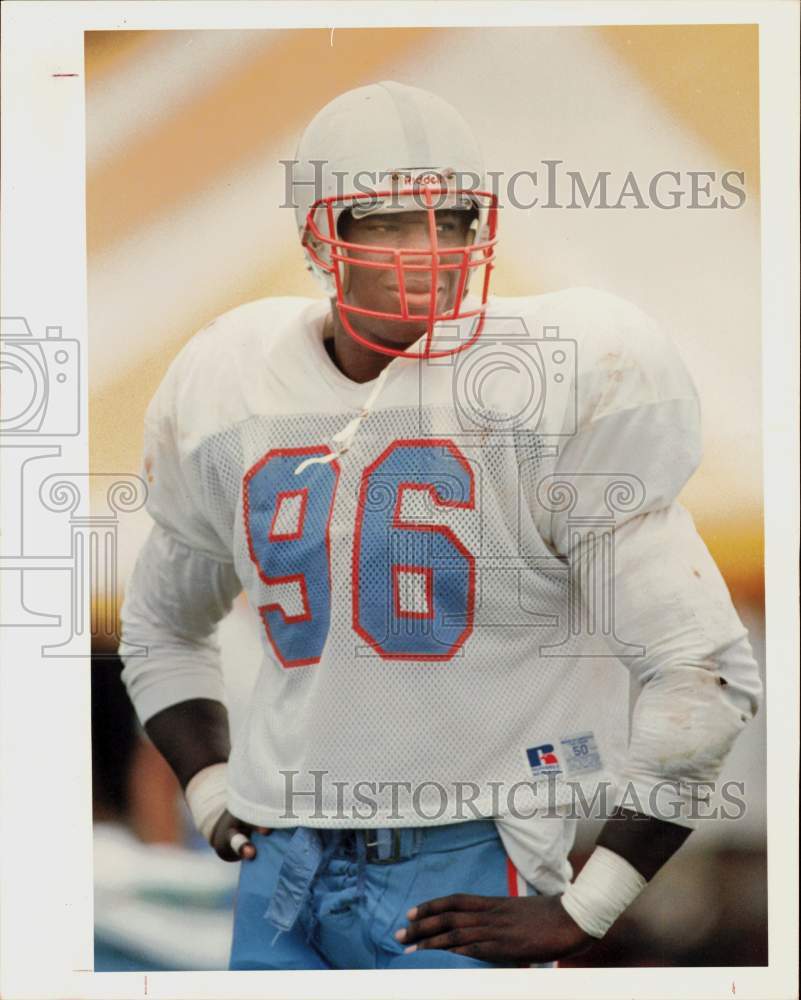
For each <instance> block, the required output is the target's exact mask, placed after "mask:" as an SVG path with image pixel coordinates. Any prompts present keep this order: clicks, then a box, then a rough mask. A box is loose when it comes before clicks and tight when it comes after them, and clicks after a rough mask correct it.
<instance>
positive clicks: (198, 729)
mask: <svg viewBox="0 0 801 1000" xmlns="http://www.w3.org/2000/svg"><path fill="white" fill-rule="evenodd" d="M483 177H484V167H483V162H482V158H481V153H480V151H479V148H478V145H477V143H476V141H475V139H474V137H473V135H472V134H471V132H470V130H469V128H468V127H467V125H466V124H465V122H464V120H463V119H462V118H461V117H460V115H459V114H458V113H457V112H456V111H455V110H454V109H453V108H452V107H450V106H449V105H448V104H447V103H445V102H444V101H442V100H441V99H440V98H438V97H436V96H435V95H432V94H429V93H426V92H424V91H422V90H419V89H417V88H413V87H407V86H402V85H400V84H398V83H392V82H384V83H380V84H375V85H371V86H366V87H361V88H359V89H357V90H353V91H350V92H348V93H346V94H343V95H341V96H340V97H338V98H336V99H335V100H334V101H332V102H331V103H330V104H329V105H328V106H327V107H325V108H323V110H322V111H320V113H319V114H318V115H317V116H316V117H315V118H314V120H313V121H312V122H311V123H310V125H309V126H308V128H307V129H306V131H305V133H304V135H303V138H302V140H301V142H300V146H299V149H298V154H297V158H296V164H295V173H294V175H293V178H292V190H293V194H294V196H295V198H296V200H297V219H298V226H299V230H300V233H301V241H302V246H303V249H304V252H305V255H306V259H307V263H308V266H309V267H310V268H311V270H312V271H313V273H314V274H315V276H316V277H317V278H318V279H319V280H320V282H321V284H322V286H323V289H324V291H325V298H324V299H322V300H312V299H309V300H307V299H299V298H268V299H263V300H261V301H257V302H252V303H249V304H246V305H243V306H241V307H240V308H237V309H235V310H233V311H232V312H229V313H227V314H226V315H224V316H222V317H220V318H218V319H217V320H215V321H214V322H212V323H211V324H210V325H209V326H208V327H207V328H206V329H204V330H203V331H201V332H200V333H198V334H197V335H196V336H195V337H194V338H193V339H192V340H191V341H190V342H189V343H188V344H187V345H186V346H185V347H184V349H183V350H182V351H181V352H180V354H179V356H178V357H177V358H176V359H175V361H174V362H173V364H172V365H171V367H170V369H169V371H168V373H167V375H166V377H165V379H164V381H163V383H162V385H161V387H160V388H159V390H158V392H157V394H156V396H155V398H154V399H153V401H152V403H151V405H150V407H149V409H148V413H147V417H146V427H145V430H146V443H145V464H146V467H147V469H148V472H149V479H150V483H151V487H150V495H149V501H148V505H149V507H148V509H149V511H150V514H151V515H152V518H153V520H154V522H155V523H154V526H153V528H152V531H151V534H150V536H149V538H148V540H147V542H146V544H145V546H144V548H143V550H142V552H141V554H140V556H139V559H138V562H137V565H136V568H135V571H134V573H133V575H132V578H131V580H130V582H129V585H128V588H127V593H126V600H125V605H124V608H123V628H124V639H123V649H122V652H123V655H125V652H126V643H128V642H130V643H133V644H136V645H137V646H139V647H141V646H146V647H147V648H148V651H149V652H148V655H147V656H146V657H137V656H134V655H130V656H127V657H126V669H125V680H126V683H127V685H128V690H129V692H130V695H131V698H132V700H133V702H134V704H135V706H136V709H137V712H138V714H139V718H140V719H141V721H142V722H143V723H144V725H145V728H146V730H147V732H148V734H149V735H150V737H151V739H152V740H153V742H154V743H155V744H156V746H157V747H158V748H159V750H160V751H161V752H162V753H163V755H164V756H165V758H166V759H167V760H168V762H169V763H170V765H171V766H172V768H173V769H174V771H175V773H176V775H177V777H178V779H179V781H180V782H181V785H182V787H183V788H184V789H185V792H186V797H187V801H188V803H189V807H190V809H191V811H192V814H193V816H194V818H195V821H196V823H197V826H198V828H199V830H200V831H201V832H202V833H203V834H204V835H205V836H206V837H207V838H208V840H209V841H210V843H211V845H212V847H213V848H214V849H215V850H216V851H217V853H218V854H219V856H220V857H222V858H224V859H226V860H229V861H236V860H240V861H242V866H241V872H240V884H239V892H238V894H237V901H236V909H235V929H234V941H233V947H232V955H231V967H232V968H235V969H246V968H249V969H268V968H269V969H276V968H305V969H319V968H372V967H389V968H400V967H423V966H429V967H445V966H452V967H463V966H486V965H488V964H516V965H519V964H528V963H532V964H533V963H551V962H553V961H554V960H555V959H558V958H560V957H561V956H566V955H570V954H573V953H575V952H577V951H580V950H581V949H582V948H585V947H586V946H587V945H588V944H589V943H591V942H592V941H593V940H595V939H597V938H600V937H602V936H603V935H604V933H605V932H606V930H607V929H608V928H609V926H611V924H612V923H613V922H614V920H615V919H616V918H617V917H618V916H619V914H620V913H621V912H622V911H623V910H624V909H625V908H626V907H627V906H628V905H629V904H630V903H631V902H632V900H633V899H634V898H635V897H636V896H637V895H638V894H639V893H640V892H641V891H642V889H643V888H644V886H645V885H646V883H647V882H648V880H649V879H650V878H651V877H652V876H653V874H654V873H655V872H656V871H657V870H658V869H659V868H660V867H661V866H662V865H663V864H664V863H665V862H666V861H667V860H668V859H669V858H670V856H671V855H672V854H673V853H674V852H675V851H676V850H677V849H678V847H679V846H680V845H681V844H682V842H683V841H684V840H685V838H686V836H687V835H688V833H689V831H690V829H691V828H692V825H693V822H694V816H695V815H697V813H698V809H697V808H695V807H697V805H698V790H699V789H706V790H708V788H709V785H710V783H714V781H715V779H716V777H717V775H718V773H719V771H720V767H721V764H722V762H723V760H724V758H725V756H726V754H727V753H728V751H729V749H730V747H731V745H732V743H733V741H734V740H735V738H736V736H737V735H738V733H739V732H740V730H741V729H742V728H743V727H744V726H745V725H746V723H747V721H748V720H749V719H750V718H751V716H752V715H753V714H754V712H755V711H756V708H757V704H758V699H759V696H760V683H759V678H758V671H757V667H756V664H755V662H754V659H753V656H752V653H751V649H750V646H749V644H748V640H747V637H746V632H745V629H744V628H743V626H742V624H741V623H740V621H739V619H738V616H737V614H736V612H735V610H734V608H733V606H732V603H731V600H730V598H729V595H728V592H727V589H726V587H725V584H724V582H723V580H722V579H721V577H720V574H719V572H718V570H717V568H716V567H715V565H714V563H713V561H712V559H711V557H710V556H709V554H708V552H707V550H706V548H705V546H704V544H703V542H702V541H701V539H700V538H699V536H698V534H697V533H696V531H695V528H694V526H693V523H692V520H691V518H690V516H689V514H688V513H687V512H686V511H685V510H684V509H683V508H682V507H681V506H680V505H679V504H678V503H677V502H676V497H677V495H678V493H679V491H680V490H681V488H682V486H683V485H684V483H685V482H686V481H687V479H688V477H689V476H690V475H691V474H692V472H693V470H694V469H695V467H696V466H697V464H698V461H699V451H700V436H699V414H698V401H697V397H696V393H695V390H694V388H693V385H692V383H691V381H690V378H689V377H688V375H687V373H686V371H685V369H684V367H683V365H682V363H681V361H680V360H679V358H678V355H677V353H676V351H675V350H674V348H673V346H672V345H671V343H670V341H669V340H668V339H667V338H666V337H665V336H664V335H663V334H662V333H661V332H660V331H659V330H658V329H657V328H656V327H655V325H654V324H653V323H652V322H651V321H650V320H649V319H648V318H647V317H646V316H644V315H643V314H642V313H641V312H640V311H639V310H638V309H637V308H635V307H634V306H632V305H630V304H628V303H626V302H624V301H621V300H619V299H617V298H615V297H613V296H611V295H608V294H603V293H600V292H595V291H592V290H588V289H573V290H568V291H564V292H559V293H556V294H549V295H542V296H538V297H531V298H518V299H503V298H492V297H490V295H489V285H490V276H491V272H492V268H493V262H494V256H495V247H496V238H497V225H498V214H499V205H498V200H497V198H496V196H495V194H494V193H493V192H491V191H487V190H486V189H485V187H484V182H483ZM243 588H244V589H245V590H246V591H247V594H248V597H249V599H250V602H251V604H252V606H253V608H254V609H255V610H256V611H257V613H258V616H259V620H260V625H261V630H262V639H263V650H264V657H263V666H262V669H261V673H260V675H259V678H258V681H257V683H256V686H255V690H254V692H253V696H252V699H251V701H250V705H249V712H248V716H247V720H246V722H245V724H244V725H243V727H242V730H241V731H240V732H238V733H236V734H235V740H234V743H233V747H231V745H230V743H229V729H228V720H227V714H226V709H225V705H224V692H223V683H222V676H221V670H220V662H219V650H218V647H217V645H216V643H215V630H216V627H217V624H218V622H219V621H220V620H221V619H222V618H223V616H224V615H226V614H227V613H228V611H229V610H230V608H231V604H232V601H233V599H234V598H235V597H236V595H237V594H238V593H239V592H240V590H241V589H243ZM630 677H633V678H634V681H635V686H636V689H637V691H638V697H637V700H636V705H635V710H634V713H633V718H632V721H631V725H630V726H629V679H630ZM607 788H612V789H614V793H613V795H612V797H611V798H610V801H609V803H608V810H607V813H606V814H607V815H608V816H609V819H608V821H607V822H606V824H605V826H604V827H603V830H602V833H601V835H600V838H599V840H598V844H597V846H596V848H595V851H594V853H593V854H592V856H591V858H590V860H589V862H588V863H587V865H586V866H585V868H584V869H583V870H582V871H581V873H580V874H579V876H578V877H577V878H576V879H575V880H574V881H571V877H572V872H571V868H570V865H569V863H568V860H567V855H568V851H569V849H570V847H571V844H572V840H573V834H574V830H575V824H576V809H575V804H576V793H577V792H578V793H580V797H581V799H582V801H585V802H588V801H593V802H595V801H597V800H598V796H601V795H602V793H605V790H606V789H607Z"/></svg>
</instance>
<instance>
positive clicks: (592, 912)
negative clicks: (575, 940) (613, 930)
mask: <svg viewBox="0 0 801 1000" xmlns="http://www.w3.org/2000/svg"><path fill="white" fill-rule="evenodd" d="M645 886H646V881H645V879H644V878H643V877H642V875H640V873H639V872H638V871H637V869H636V868H635V867H634V866H633V865H631V864H629V862H628V861H626V859H625V858H621V857H620V855H619V854H615V852H614V851H610V850H609V849H608V848H606V847H596V848H595V850H594V851H593V852H592V855H591V857H590V859H589V861H588V862H587V864H586V865H584V867H583V868H582V869H581V871H580V872H579V875H578V878H577V879H576V881H575V882H571V884H570V885H569V886H568V887H567V890H566V892H565V894H564V895H563V896H562V906H564V908H565V909H566V910H567V912H568V913H569V914H570V916H571V917H572V918H573V919H574V920H575V921H576V923H577V924H578V925H579V927H580V928H581V929H582V930H583V931H584V932H585V933H587V934H589V935H590V936H591V937H594V938H602V937H603V936H604V934H606V932H607V931H608V930H609V928H610V927H611V926H612V924H613V923H614V922H615V921H616V920H617V918H618V917H619V916H620V914H621V913H622V912H623V911H624V910H625V909H626V908H627V907H628V906H630V905H631V904H632V903H633V902H634V900H635V899H636V898H637V896H639V894H640V893H641V892H642V890H643V889H644V888H645Z"/></svg>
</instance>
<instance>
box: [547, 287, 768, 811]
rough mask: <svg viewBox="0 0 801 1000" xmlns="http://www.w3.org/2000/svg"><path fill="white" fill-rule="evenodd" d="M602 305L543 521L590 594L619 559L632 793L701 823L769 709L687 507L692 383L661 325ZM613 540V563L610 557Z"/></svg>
mask: <svg viewBox="0 0 801 1000" xmlns="http://www.w3.org/2000/svg"><path fill="white" fill-rule="evenodd" d="M598 305H599V309H598V314H599V315H604V314H605V317H606V318H605V319H604V320H603V321H602V322H604V323H605V324H606V329H605V330H604V331H603V335H602V336H599V337H597V338H595V339H593V338H587V339H586V340H585V341H579V344H578V348H579V354H580V353H581V349H582V346H583V347H584V348H585V357H584V358H583V359H582V358H581V357H580V356H579V357H578V359H577V366H576V381H575V385H574V394H573V397H572V398H573V400H574V401H575V414H576V421H575V432H574V433H572V434H570V435H568V436H566V443H565V444H564V445H563V446H561V447H560V450H559V454H558V457H557V458H556V460H555V462H554V463H553V465H552V467H551V469H550V470H549V472H548V475H547V476H545V477H544V479H543V481H542V482H540V483H539V486H538V491H537V493H538V498H539V499H540V500H542V499H544V500H545V503H544V504H539V505H538V507H537V510H536V514H535V519H536V517H539V524H538V527H539V528H540V532H541V534H542V535H543V537H544V539H545V540H546V542H547V543H548V544H549V546H550V547H551V548H552V550H553V551H554V553H555V554H556V555H558V556H559V557H561V558H563V559H565V560H566V561H568V562H569V563H570V565H571V581H572V583H571V585H572V586H575V587H576V588H577V589H578V590H579V591H580V592H582V593H581V595H580V596H581V597H582V598H584V597H585V596H587V595H586V588H587V586H588V581H593V582H592V586H593V587H597V586H599V583H598V578H597V574H596V573H595V572H594V569H593V567H597V566H598V565H600V564H601V562H602V561H603V560H607V562H606V565H611V571H610V573H609V575H608V577H607V578H606V580H605V581H604V582H602V583H601V584H600V586H607V587H608V588H609V590H610V593H608V594H606V595H605V599H606V600H608V601H609V602H610V603H611V607H612V608H613V618H612V620H613V622H614V626H613V629H614V637H615V639H616V640H619V641H621V642H625V643H628V644H630V646H636V647H639V649H640V652H639V654H638V655H632V656H623V657H621V659H622V661H623V662H624V663H625V664H626V666H627V667H628V668H629V670H630V672H631V674H632V676H633V679H634V682H635V689H636V692H637V700H636V704H635V707H634V713H633V718H632V725H631V736H630V743H629V749H628V754H627V757H626V760H625V761H624V763H623V767H622V770H621V773H620V775H619V778H620V782H619V784H620V788H621V789H623V788H625V787H628V788H629V789H630V790H631V789H633V791H634V794H635V796H636V801H637V802H638V803H639V804H640V805H639V806H638V811H644V812H650V813H651V814H653V815H657V816H659V817H661V818H672V819H673V820H674V821H675V822H682V823H685V825H692V823H691V822H690V821H688V820H687V819H686V816H687V815H689V813H690V810H689V809H688V808H685V807H687V806H689V804H690V798H691V795H692V791H691V789H692V786H693V785H697V784H698V783H701V782H707V783H708V782H714V781H715V780H716V778H717V776H718V774H719V772H720V768H721V766H722V763H723V760H724V758H725V756H726V754H727V753H728V751H729V749H730V748H731V746H732V744H733V742H734V740H735V739H736V737H737V735H738V733H739V732H740V730H741V729H743V728H744V726H745V724H746V722H747V721H748V719H750V718H751V716H752V715H753V714H754V713H755V711H756V709H757V705H758V703H759V699H760V695H761V684H760V679H759V671H758V667H757V664H756V661H755V660H754V657H753V654H752V652H751V648H750V646H749V644H748V639H747V633H746V630H745V628H744V627H743V625H742V623H741V621H740V619H739V616H738V614H737V612H736V610H735V608H734V605H733V604H732V601H731V598H730V596H729V592H728V589H727V587H726V584H725V583H724V581H723V578H722V577H721V574H720V572H719V571H718V568H717V566H716V565H715V563H714V561H713V559H712V557H711V556H710V554H709V552H708V550H707V548H706V546H705V544H704V542H703V540H702V539H701V537H700V536H699V535H698V532H697V531H696V529H695V526H694V524H693V521H692V518H691V517H690V515H689V513H688V512H687V511H686V510H685V509H684V508H683V507H682V506H681V505H680V504H679V503H678V501H677V497H678V494H679V493H680V491H681V489H682V488H683V486H684V484H685V483H686V482H687V480H688V479H689V477H690V476H691V475H692V473H693V472H694V471H695V469H696V467H697V465H698V463H699V461H700V456H701V430H700V412H699V405H698V399H697V395H696V391H695V388H694V386H693V383H692V381H691V379H690V377H689V375H688V373H687V371H686V369H685V367H684V365H683V363H682V361H681V359H680V358H679V355H678V353H677V351H676V350H675V348H674V347H673V345H672V344H671V343H670V341H669V340H668V339H667V338H666V337H665V336H664V335H663V334H662V333H661V332H660V331H659V330H658V329H657V327H656V325H655V324H654V323H653V322H652V321H651V320H650V319H649V318H648V317H646V316H645V315H644V314H642V313H641V312H640V311H639V310H637V309H635V308H634V307H633V306H629V305H628V304H626V303H620V302H619V300H613V302H612V307H611V309H610V308H609V300H608V297H606V296H604V297H603V299H602V300H599V303H598ZM610 314H611V316H610ZM549 501H550V502H549ZM604 526H605V527H606V528H609V527H610V526H612V527H613V531H612V533H611V536H610V534H609V532H608V531H607V532H606V533H605V532H604V530H603V528H604ZM610 537H611V547H612V549H611V559H609V553H606V552H602V551H601V547H602V546H603V545H608V544H609V539H610ZM591 597H592V599H593V600H596V601H597V599H598V594H597V593H593V594H592V595H591ZM699 734H703V736H702V737H701V738H700V739H699ZM677 795H678V801H679V802H680V804H681V807H682V808H681V811H680V813H678V814H676V815H673V814H672V813H671V814H668V815H666V814H665V812H664V806H665V801H666V798H668V797H671V796H672V799H671V802H675V801H676V800H677ZM672 812H673V813H675V809H673V811H672Z"/></svg>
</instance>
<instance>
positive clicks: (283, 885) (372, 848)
mask: <svg viewBox="0 0 801 1000" xmlns="http://www.w3.org/2000/svg"><path fill="white" fill-rule="evenodd" d="M497 836H498V833H497V831H496V829H495V823H494V822H493V821H492V820H473V821H469V822H465V823H449V824H448V825H446V826H431V827H379V828H375V829H367V830H362V829H358V830H354V829H350V830H339V829H333V830H332V829H320V828H312V827H304V826H299V827H295V828H294V829H292V833H291V837H290V841H289V844H288V846H287V851H286V854H285V855H284V860H283V863H282V865H281V869H280V871H279V875H278V882H277V885H276V887H275V891H274V893H273V896H272V899H271V900H270V905H269V906H268V908H267V911H266V913H265V914H264V917H265V919H266V920H267V921H268V922H269V923H271V924H272V925H273V927H275V928H276V930H277V932H278V933H281V932H283V931H287V930H290V929H291V928H292V927H293V926H294V924H295V921H296V920H297V918H298V916H299V914H300V911H301V909H302V907H303V905H304V903H305V901H306V899H307V898H308V896H309V893H310V890H311V887H312V885H313V883H314V881H315V879H316V878H317V875H318V873H319V871H320V870H321V869H322V868H324V867H325V864H326V863H327V860H328V859H329V858H330V857H331V856H332V855H333V854H334V853H335V852H336V851H337V850H338V849H340V848H342V847H344V846H345V845H346V844H347V842H348V841H349V840H350V842H351V844H352V845H353V846H354V847H355V851H356V854H357V856H358V857H359V862H360V863H359V885H360V887H361V885H362V883H363V879H364V865H365V864H395V863H397V862H399V861H403V860H405V859H407V858H411V857H414V856H415V855H417V854H428V853H435V852H437V851H452V850H454V849H458V848H463V847H469V846H470V845H471V844H479V843H482V842H483V841H486V840H488V839H490V838H494V837H497Z"/></svg>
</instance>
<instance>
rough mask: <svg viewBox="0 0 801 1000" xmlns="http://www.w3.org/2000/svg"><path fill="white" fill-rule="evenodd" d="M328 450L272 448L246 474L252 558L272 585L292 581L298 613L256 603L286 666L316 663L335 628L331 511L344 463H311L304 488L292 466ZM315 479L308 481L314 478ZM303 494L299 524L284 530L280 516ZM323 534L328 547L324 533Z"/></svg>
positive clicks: (245, 507)
mask: <svg viewBox="0 0 801 1000" xmlns="http://www.w3.org/2000/svg"><path fill="white" fill-rule="evenodd" d="M326 454H329V449H328V448H327V447H325V446H324V445H323V446H317V447H313V448H283V449H277V450H275V451H269V452H267V454H266V455H265V456H264V457H263V458H262V459H260V460H259V461H258V462H257V463H256V464H255V465H254V466H253V467H252V468H251V469H250V470H249V471H248V472H247V473H246V474H245V478H244V484H243V516H244V521H245V535H246V537H247V541H248V549H249V551H250V558H251V560H252V562H253V563H254V565H255V566H256V569H257V571H258V574H259V577H260V578H261V580H262V582H263V583H265V584H267V586H272V585H275V584H288V585H291V586H292V589H293V590H294V591H295V594H296V597H297V598H299V601H298V600H297V599H296V600H293V604H294V605H295V606H297V604H298V603H299V604H300V606H301V609H302V610H301V611H300V612H295V613H294V614H289V613H287V611H286V609H285V608H284V607H282V605H281V604H280V603H279V602H272V603H269V604H263V605H261V606H260V607H259V614H260V615H261V618H262V621H263V622H264V627H265V629H266V631H267V638H268V639H269V641H270V645H271V646H272V648H273V650H274V651H275V655H276V656H277V657H278V659H279V660H280V662H281V663H282V664H283V666H285V667H302V666H307V665H308V664H310V663H318V662H319V660H320V656H321V655H322V652H323V647H324V646H325V640H326V638H327V636H328V629H329V627H330V625H331V558H330V532H329V527H330V523H331V511H332V509H333V505H334V494H335V493H336V487H337V481H338V479H339V465H338V464H337V462H336V461H333V462H330V463H327V464H322V463H318V464H315V465H313V466H311V467H310V472H309V473H308V474H307V475H306V476H304V485H303V486H300V485H299V484H298V477H297V476H296V475H295V469H296V467H297V466H298V464H299V462H300V461H301V456H303V457H308V456H309V455H326ZM310 477H311V478H310ZM296 496H299V497H300V504H299V506H300V509H299V512H298V521H297V526H296V529H295V530H294V531H292V532H289V533H285V534H281V533H279V531H278V526H277V519H278V513H279V509H280V505H281V503H282V501H283V500H285V499H290V498H293V497H296ZM321 534H324V544H323V545H321V544H320V535H321Z"/></svg>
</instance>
